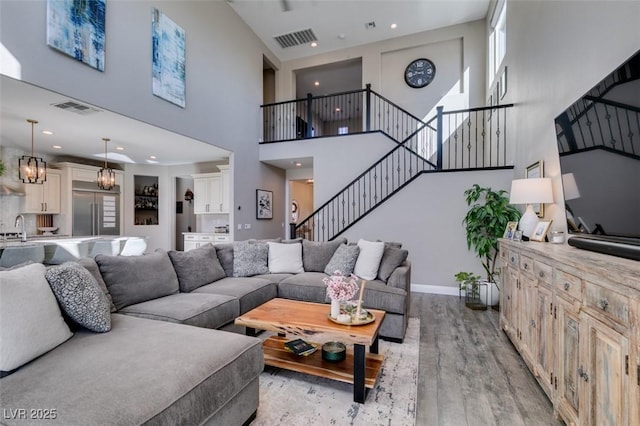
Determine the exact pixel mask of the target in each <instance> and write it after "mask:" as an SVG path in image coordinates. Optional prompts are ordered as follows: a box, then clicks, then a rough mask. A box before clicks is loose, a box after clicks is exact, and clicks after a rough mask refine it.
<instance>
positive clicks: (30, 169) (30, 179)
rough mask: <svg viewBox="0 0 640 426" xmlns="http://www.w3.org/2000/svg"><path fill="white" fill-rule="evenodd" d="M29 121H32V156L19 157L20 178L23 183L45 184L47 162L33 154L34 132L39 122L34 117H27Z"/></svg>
mask: <svg viewBox="0 0 640 426" xmlns="http://www.w3.org/2000/svg"><path fill="white" fill-rule="evenodd" d="M27 122H29V123H31V156H30V157H27V156H26V155H23V156H22V157H20V158H19V159H18V179H21V180H22V182H23V183H39V184H43V183H44V182H45V181H46V180H47V163H46V162H45V161H44V160H43V159H42V158H40V157H35V156H34V155H33V139H34V136H33V132H34V127H35V125H36V124H38V122H37V121H36V120H32V119H27Z"/></svg>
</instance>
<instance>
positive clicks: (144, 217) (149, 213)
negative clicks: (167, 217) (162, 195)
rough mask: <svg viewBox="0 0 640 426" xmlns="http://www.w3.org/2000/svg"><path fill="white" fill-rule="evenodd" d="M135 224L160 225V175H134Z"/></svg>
mask: <svg viewBox="0 0 640 426" xmlns="http://www.w3.org/2000/svg"><path fill="white" fill-rule="evenodd" d="M133 185H134V190H135V194H134V195H135V196H134V213H133V217H134V225H158V196H159V192H158V177H157V176H139V175H135V176H134V177H133Z"/></svg>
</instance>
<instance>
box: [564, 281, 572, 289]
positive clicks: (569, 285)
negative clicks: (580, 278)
mask: <svg viewBox="0 0 640 426" xmlns="http://www.w3.org/2000/svg"><path fill="white" fill-rule="evenodd" d="M569 287H571V284H569V283H564V289H565V290H567V291H568V290H569Z"/></svg>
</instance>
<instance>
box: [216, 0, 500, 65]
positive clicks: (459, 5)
mask: <svg viewBox="0 0 640 426" xmlns="http://www.w3.org/2000/svg"><path fill="white" fill-rule="evenodd" d="M227 1H228V3H229V4H230V5H231V7H232V8H233V9H234V10H235V11H236V13H237V14H238V15H239V16H240V17H241V18H242V19H243V20H244V21H245V22H246V23H247V25H249V27H251V29H252V30H253V31H254V32H255V33H256V34H257V35H258V37H260V39H261V40H262V41H263V42H264V43H265V44H266V45H267V47H268V48H269V49H270V50H271V51H272V52H273V53H274V54H275V55H276V56H277V57H278V58H279V59H280V60H281V61H288V60H291V59H298V58H303V57H307V56H312V55H317V54H319V53H326V52H331V51H335V50H339V49H345V48H347V47H353V46H359V45H363V44H367V43H374V42H377V41H381V40H386V39H390V38H395V37H400V36H404V35H408V34H415V33H418V32H422V31H428V30H433V29H436V28H442V27H446V26H450V25H456V24H461V23H464V22H470V21H475V20H478V19H482V18H484V17H485V16H486V15H487V11H488V8H489V0H385V1H383V0H227ZM371 23H374V25H372V24H371ZM391 24H396V25H397V27H396V28H395V29H392V28H391ZM307 29H311V30H312V31H313V33H314V34H315V36H316V38H317V39H318V41H317V44H318V45H317V46H316V47H311V46H310V44H309V43H304V44H301V45H298V46H294V47H286V48H282V47H280V44H279V43H278V42H277V41H276V40H275V39H274V37H275V36H281V35H284V34H288V33H291V32H296V31H301V30H307Z"/></svg>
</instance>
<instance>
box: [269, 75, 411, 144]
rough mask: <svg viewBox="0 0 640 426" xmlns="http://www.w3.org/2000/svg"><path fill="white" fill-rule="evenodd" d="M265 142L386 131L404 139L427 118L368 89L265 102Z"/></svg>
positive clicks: (391, 135)
mask: <svg viewBox="0 0 640 426" xmlns="http://www.w3.org/2000/svg"><path fill="white" fill-rule="evenodd" d="M261 108H262V115H263V138H262V143H270V142H284V141H292V140H297V139H309V138H317V137H327V136H339V135H345V134H354V133H362V132H375V131H379V132H383V133H385V134H387V135H388V136H389V137H391V138H392V139H394V140H396V141H398V142H400V141H402V140H404V139H406V138H408V137H409V136H410V135H412V134H413V133H414V132H415V131H416V129H419V128H422V126H423V125H424V122H423V121H422V120H420V119H419V118H418V117H415V116H414V115H412V114H411V113H409V112H408V111H406V110H404V109H403V108H401V107H400V106H398V105H396V104H394V103H393V102H391V101H389V100H388V99H386V98H385V97H384V96H381V95H380V94H378V93H376V92H375V91H373V90H371V85H370V84H367V86H366V88H365V89H361V90H353V91H349V92H342V93H336V94H331V95H325V96H311V95H308V96H307V98H304V99H296V100H293V101H285V102H276V103H271V104H265V105H262V106H261Z"/></svg>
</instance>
